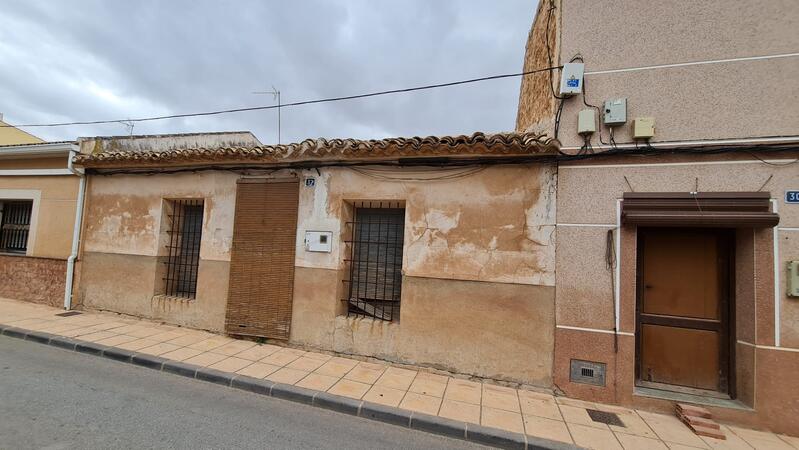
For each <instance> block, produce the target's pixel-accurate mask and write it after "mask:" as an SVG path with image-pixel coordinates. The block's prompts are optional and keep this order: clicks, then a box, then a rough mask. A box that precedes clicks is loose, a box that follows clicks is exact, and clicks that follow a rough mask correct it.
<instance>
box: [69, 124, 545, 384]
mask: <svg viewBox="0 0 799 450" xmlns="http://www.w3.org/2000/svg"><path fill="white" fill-rule="evenodd" d="M96 145H97V144H96V143H95V142H92V141H90V140H85V141H83V142H82V153H84V154H83V155H81V156H80V157H79V158H78V163H79V164H80V165H81V166H83V167H85V168H86V169H87V170H88V171H89V173H90V174H92V175H94V174H97V175H98V176H90V180H91V181H90V183H89V188H88V192H87V198H86V205H87V206H86V221H85V228H84V240H83V251H82V264H83V266H82V270H81V273H82V277H81V281H80V288H79V292H80V294H79V296H80V302H81V303H82V304H83V305H84V306H85V307H87V308H93V309H108V310H113V311H119V312H124V313H128V314H134V315H138V316H144V317H151V318H156V319H161V320H165V321H167V322H170V323H177V324H181V325H186V326H191V327H196V328H204V329H209V330H215V331H220V332H226V333H228V334H232V335H250V336H260V337H266V338H274V339H282V340H287V341H289V342H291V343H294V344H297V345H305V346H309V347H314V348H320V349H325V350H332V351H336V352H341V353H346V354H358V355H365V356H374V357H376V358H380V359H384V360H389V361H396V362H401V363H408V364H418V365H426V366H432V367H437V368H441V369H446V370H449V371H453V372H458V373H466V374H471V375H478V376H481V377H487V378H495V379H501V380H508V381H515V382H520V383H534V384H538V385H541V386H550V385H551V373H552V355H553V337H554V336H553V331H554V330H553V328H552V326H551V325H552V323H553V315H554V312H555V309H554V308H555V305H554V300H555V297H554V296H555V292H554V283H555V253H554V250H555V247H554V241H553V240H552V232H553V231H554V213H555V208H554V184H553V183H554V172H553V170H552V168H551V166H542V165H539V164H536V163H535V161H536V160H539V159H540V158H542V157H547V156H550V155H551V152H552V149H551V147H549V145H548V144H547V142H546V141H545V140H542V139H540V138H539V137H538V136H535V135H492V136H484V135H481V134H476V135H474V136H459V137H452V138H449V137H446V138H425V139H418V138H414V139H387V140H383V141H357V140H331V141H326V140H316V141H312V140H309V141H304V142H302V143H300V144H290V145H279V146H260V147H256V148H243V147H222V148H208V149H193V150H172V151H169V150H167V151H139V150H127V151H106V152H100V153H94V154H92V153H91V152H92V149H94V148H96ZM500 162H503V163H505V164H498V163H500ZM431 163H434V164H436V165H437V166H442V167H438V168H431V167H430V166H429V165H430V164H431ZM476 163H481V164H484V165H482V166H475V165H474V164H476ZM464 164H466V165H468V166H466V167H463V165H464ZM106 174H113V175H111V176H100V175H106Z"/></svg>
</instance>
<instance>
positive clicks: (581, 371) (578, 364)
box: [569, 359, 605, 386]
mask: <svg viewBox="0 0 799 450" xmlns="http://www.w3.org/2000/svg"><path fill="white" fill-rule="evenodd" d="M570 372H571V373H570V375H569V380H570V381H571V382H572V383H583V384H593V385H594V386H604V385H605V364H604V363H600V362H591V361H583V360H580V359H572V360H571V371H570Z"/></svg>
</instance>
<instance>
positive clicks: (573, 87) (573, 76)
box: [560, 63, 585, 97]
mask: <svg viewBox="0 0 799 450" xmlns="http://www.w3.org/2000/svg"><path fill="white" fill-rule="evenodd" d="M584 72H585V64H583V63H566V64H564V65H563V70H562V71H561V72H560V95H563V96H566V97H569V96H572V95H575V94H580V93H581V92H583V73H584Z"/></svg>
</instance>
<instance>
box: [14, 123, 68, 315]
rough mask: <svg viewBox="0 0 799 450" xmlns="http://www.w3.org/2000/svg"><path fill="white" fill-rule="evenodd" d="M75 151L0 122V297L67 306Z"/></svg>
mask: <svg viewBox="0 0 799 450" xmlns="http://www.w3.org/2000/svg"><path fill="white" fill-rule="evenodd" d="M0 119H2V117H1V116H0ZM76 150H77V147H76V146H75V145H74V144H73V143H72V142H44V141H42V140H41V139H39V138H37V137H35V136H32V135H30V134H28V133H26V132H24V131H22V130H19V129H17V128H13V127H11V126H10V125H8V124H7V123H5V122H2V120H0V278H2V279H3V280H4V281H3V283H2V284H0V297H5V298H13V299H19V300H25V301H32V302H36V303H43V304H47V305H51V306H64V305H66V304H68V297H69V291H68V290H67V285H69V283H68V282H67V279H68V278H69V277H71V273H72V272H71V270H72V269H71V268H72V267H73V263H74V259H75V258H74V255H73V253H74V252H73V243H74V244H77V241H76V239H77V236H76V234H75V229H76V225H75V220H76V217H77V214H76V211H77V209H78V203H79V202H78V198H79V196H80V195H79V192H80V186H81V181H80V180H81V177H80V174H79V173H78V172H77V171H75V170H73V169H72V166H71V164H70V156H71V154H72V153H74V152H75V151H76ZM74 250H75V252H76V251H77V248H76V247H75V248H74ZM71 256H72V258H71ZM65 302H66V303H65Z"/></svg>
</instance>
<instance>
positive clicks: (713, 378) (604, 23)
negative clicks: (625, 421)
mask: <svg viewBox="0 0 799 450" xmlns="http://www.w3.org/2000/svg"><path fill="white" fill-rule="evenodd" d="M797 23H799V7H797V5H796V3H795V2H790V1H773V2H751V1H710V2H683V3H680V4H676V3H670V2H661V3H658V4H657V5H655V4H648V5H647V6H646V7H642V5H641V4H640V2H635V1H620V2H613V3H608V4H603V6H602V7H601V8H599V7H597V5H595V4H594V3H593V2H587V1H577V0H562V1H558V0H553V1H543V2H541V5H540V7H539V10H538V14H537V16H536V20H535V23H534V26H533V28H532V30H531V33H530V38H529V41H528V44H527V54H526V60H525V70H532V69H535V68H541V67H547V66H548V65H549V64H550V60H551V64H552V65H562V64H564V63H569V62H576V63H580V62H582V63H584V70H585V79H584V84H583V86H582V93H579V94H577V95H575V96H572V97H567V98H562V99H558V98H555V97H554V96H553V94H558V93H559V84H560V74H559V72H557V71H555V72H553V76H552V79H550V78H549V76H547V75H546V74H544V75H540V76H539V75H535V76H529V77H526V78H525V80H524V82H523V83H522V89H521V96H520V101H519V105H520V106H519V113H518V120H517V130H518V131H520V132H522V131H537V132H544V133H547V134H549V135H551V136H556V137H557V139H558V141H559V142H560V143H561V146H560V151H561V152H563V154H564V155H572V156H561V157H560V158H559V160H560V161H559V164H558V170H557V173H558V183H557V191H558V193H557V209H558V211H557V248H556V255H557V256H556V260H557V261H556V321H555V327H556V331H555V356H554V361H555V362H554V370H553V381H554V383H555V385H556V386H558V387H559V388H560V389H562V390H563V391H564V392H565V393H566V394H567V395H569V396H573V397H578V398H583V399H589V400H599V401H604V402H616V403H620V404H623V405H627V406H634V407H639V408H656V409H661V410H664V411H670V410H672V409H673V403H674V402H675V401H688V402H694V403H698V404H703V405H710V406H711V407H712V410H713V412H714V414H716V415H717V416H718V417H720V418H722V419H725V420H730V421H738V422H741V423H747V424H750V425H754V426H760V427H764V428H768V429H772V430H775V431H782V432H788V433H792V434H796V433H797V432H799V421H798V420H797V417H799V390H797V389H795V387H794V386H795V385H796V384H797V383H798V382H799V376H798V375H797V373H799V372H798V371H799V299H797V298H795V297H789V296H788V295H787V294H786V292H787V290H788V287H789V284H788V276H787V275H788V273H787V272H786V270H785V268H786V265H787V264H788V263H789V262H790V261H796V260H799V245H798V244H797V243H799V204H795V203H794V202H793V201H792V200H791V199H793V198H794V197H792V196H796V195H799V194H795V192H796V191H797V190H799V164H796V160H797V157H798V156H799V147H798V146H797V142H798V141H799V107H797V105H796V103H795V101H794V100H795V99H796V98H799V85H797V83H793V82H786V81H787V80H790V79H793V78H795V74H796V73H799V54H797V53H796V52H797V50H799V34H797V33H796V24H797ZM547 30H548V31H549V35H548V39H545V36H546V35H547ZM550 82H551V83H552V86H553V87H552V88H550V86H548V83H550ZM616 99H625V100H626V115H627V117H626V122H624V123H615V124H614V121H615V118H614V117H613V116H611V117H608V118H606V117H604V116H605V112H606V111H605V110H606V109H607V107H606V106H605V103H604V102H606V101H609V100H610V101H613V100H616ZM616 103H617V104H618V102H616ZM594 105H596V107H594ZM611 106H613V105H611ZM582 110H586V111H587V112H584V113H583V114H587V115H589V117H590V114H591V113H592V112H594V113H595V115H594V117H593V118H592V119H591V120H590V122H591V123H592V124H593V125H594V127H596V128H597V130H596V132H594V133H593V134H591V135H589V136H590V138H589V139H590V141H586V135H581V134H579V133H578V131H579V130H578V126H579V125H580V124H579V123H578V116H579V115H580V112H581V111H582ZM640 118H653V119H654V123H655V133H654V136H653V137H651V138H648V139H646V138H643V137H640V136H642V134H639V138H638V139H636V138H635V133H634V123H635V122H636V121H637V120H638V119H640ZM611 137H612V138H613V141H611ZM586 142H590V143H591V145H590V146H588V145H586Z"/></svg>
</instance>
